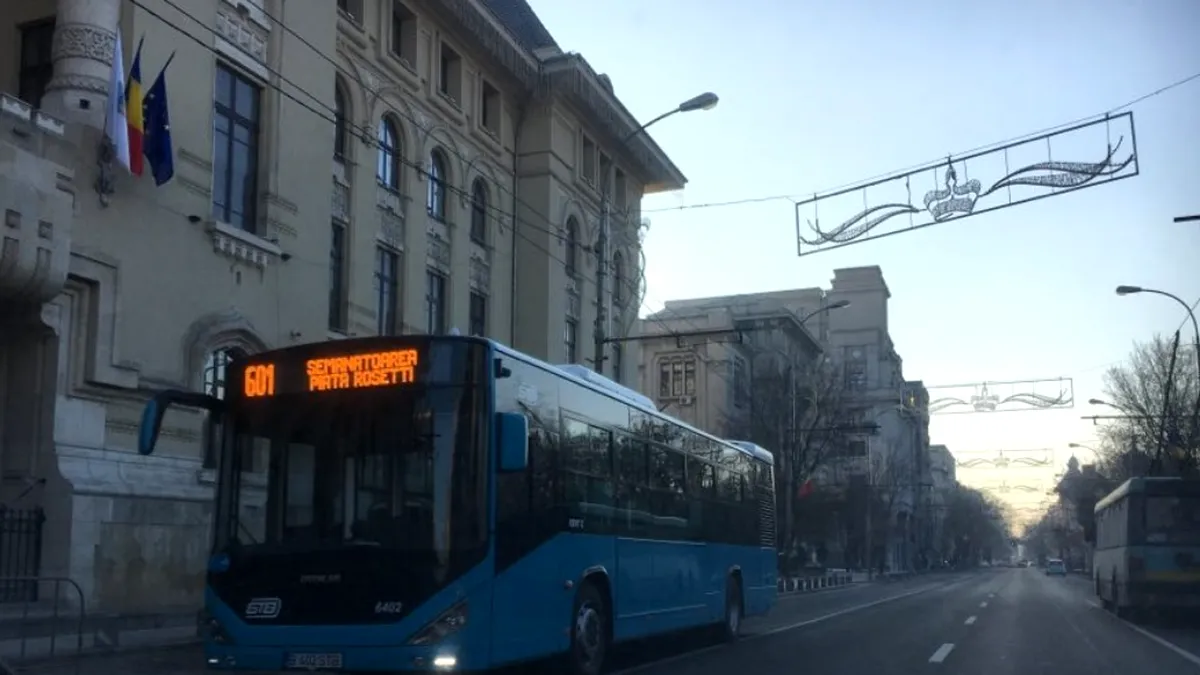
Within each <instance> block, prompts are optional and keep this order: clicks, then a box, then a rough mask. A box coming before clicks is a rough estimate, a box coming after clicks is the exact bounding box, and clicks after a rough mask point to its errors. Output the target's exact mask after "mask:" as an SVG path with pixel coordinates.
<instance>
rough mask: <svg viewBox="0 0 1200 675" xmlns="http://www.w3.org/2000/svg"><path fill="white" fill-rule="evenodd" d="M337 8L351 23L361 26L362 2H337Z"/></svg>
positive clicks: (344, 0) (361, 0)
mask: <svg viewBox="0 0 1200 675" xmlns="http://www.w3.org/2000/svg"><path fill="white" fill-rule="evenodd" d="M337 6H338V9H339V10H341V12H342V13H343V14H345V15H346V16H347V17H348V18H349V19H350V20H351V21H353V22H354V23H357V24H362V18H363V0H337Z"/></svg>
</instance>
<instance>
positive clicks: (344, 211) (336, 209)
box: [329, 179, 350, 222]
mask: <svg viewBox="0 0 1200 675" xmlns="http://www.w3.org/2000/svg"><path fill="white" fill-rule="evenodd" d="M329 214H330V215H331V216H333V217H334V218H335V219H337V220H341V221H343V222H350V186H349V185H345V184H343V183H339V182H338V181H337V180H336V179H334V181H333V194H332V199H330V205H329Z"/></svg>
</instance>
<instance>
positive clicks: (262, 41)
mask: <svg viewBox="0 0 1200 675" xmlns="http://www.w3.org/2000/svg"><path fill="white" fill-rule="evenodd" d="M217 34H218V35H220V36H221V37H223V38H225V39H226V40H228V41H230V42H232V43H233V44H235V45H237V46H238V48H240V49H241V50H242V51H244V52H246V53H247V54H249V55H250V56H252V57H253V58H254V59H255V60H257V61H258V62H260V63H266V62H267V32H266V31H265V30H263V29H262V28H260V27H259V26H258V24H256V23H254V22H252V21H250V20H249V19H248V18H243V17H242V16H240V15H238V14H235V13H233V12H230V11H226V10H223V9H220V10H217Z"/></svg>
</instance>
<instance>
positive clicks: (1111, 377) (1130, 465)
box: [1100, 335, 1200, 478]
mask: <svg viewBox="0 0 1200 675" xmlns="http://www.w3.org/2000/svg"><path fill="white" fill-rule="evenodd" d="M1172 342H1173V340H1172V339H1169V338H1165V337H1163V336H1161V335H1155V336H1154V338H1153V339H1151V340H1150V341H1149V342H1145V343H1139V344H1137V345H1135V347H1134V350H1133V353H1131V354H1130V356H1129V359H1128V361H1127V362H1126V363H1125V364H1122V365H1120V366H1116V367H1114V368H1112V369H1110V370H1109V371H1108V372H1107V373H1106V374H1105V376H1104V393H1105V397H1106V398H1107V400H1108V402H1109V403H1111V404H1113V405H1114V406H1115V407H1117V408H1119V409H1120V410H1121V411H1122V412H1123V413H1124V414H1125V415H1127V416H1128V418H1127V419H1120V420H1113V424H1108V425H1105V427H1104V430H1103V431H1102V432H1101V434H1102V435H1103V437H1104V441H1105V443H1104V448H1102V453H1101V457H1100V460H1101V461H1100V463H1101V465H1102V466H1103V468H1104V470H1105V473H1106V474H1107V475H1109V477H1110V478H1124V477H1127V476H1129V475H1138V474H1140V473H1144V472H1145V470H1146V469H1147V468H1149V467H1148V466H1146V464H1147V461H1146V460H1147V459H1148V458H1152V457H1154V456H1155V455H1156V454H1157V449H1158V447H1159V443H1160V439H1161V441H1162V442H1163V447H1164V453H1163V454H1164V456H1163V457H1162V459H1163V462H1162V464H1161V467H1159V468H1160V469H1161V471H1162V472H1163V473H1166V474H1173V475H1181V474H1185V473H1191V472H1195V471H1196V469H1197V466H1198V465H1200V430H1198V429H1197V426H1198V418H1197V417H1196V415H1197V402H1198V401H1200V398H1198V397H1200V374H1197V370H1196V368H1197V358H1198V356H1197V354H1196V351H1195V348H1194V347H1193V346H1192V345H1187V344H1181V345H1180V346H1179V350H1178V352H1177V353H1176V354H1175V363H1174V371H1173V372H1174V377H1173V378H1172V382H1171V387H1170V394H1169V396H1167V395H1165V394H1166V392H1167V387H1166V385H1167V379H1168V373H1169V372H1172V371H1171V361H1172V358H1171V357H1172V354H1171V352H1172Z"/></svg>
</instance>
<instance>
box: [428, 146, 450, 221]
mask: <svg viewBox="0 0 1200 675" xmlns="http://www.w3.org/2000/svg"><path fill="white" fill-rule="evenodd" d="M446 183H447V178H446V156H445V155H444V154H442V151H441V150H434V151H433V152H432V153H430V155H429V196H428V198H427V199H426V210H428V211H429V215H430V216H433V218H434V219H435V220H440V221H442V222H445V220H446Z"/></svg>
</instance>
